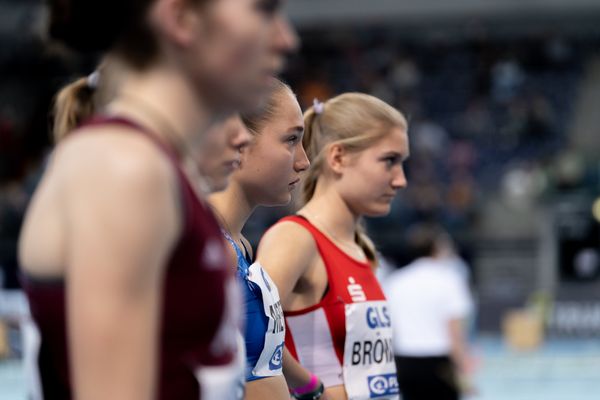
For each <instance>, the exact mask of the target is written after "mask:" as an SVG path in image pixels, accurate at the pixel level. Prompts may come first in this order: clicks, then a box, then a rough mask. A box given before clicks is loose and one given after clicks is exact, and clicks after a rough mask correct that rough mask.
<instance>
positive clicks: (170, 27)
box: [149, 0, 202, 47]
mask: <svg viewBox="0 0 600 400" xmlns="http://www.w3.org/2000/svg"><path fill="white" fill-rule="evenodd" d="M149 19H150V24H151V25H152V26H153V27H154V28H155V29H156V30H157V31H158V32H160V34H161V35H162V36H163V37H165V38H166V39H167V40H170V41H171V42H173V43H174V44H175V45H177V46H182V47H185V46H188V45H190V44H191V43H192V42H193V40H194V38H195V37H197V36H198V35H199V33H198V32H200V30H201V29H202V26H201V24H202V18H201V17H200V14H199V11H198V9H196V8H194V7H193V5H192V4H191V2H190V1H189V0H156V1H155V2H154V4H153V5H152V6H151V8H150V12H149Z"/></svg>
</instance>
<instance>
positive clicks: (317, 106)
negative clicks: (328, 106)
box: [313, 98, 325, 115]
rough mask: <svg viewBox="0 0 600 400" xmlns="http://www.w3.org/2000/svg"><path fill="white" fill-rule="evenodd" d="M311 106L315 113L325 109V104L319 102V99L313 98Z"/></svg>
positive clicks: (320, 112)
mask: <svg viewBox="0 0 600 400" xmlns="http://www.w3.org/2000/svg"><path fill="white" fill-rule="evenodd" d="M313 108H314V109H315V113H317V114H319V115H321V114H323V111H325V104H323V103H321V102H320V101H319V99H317V98H315V99H314V100H313Z"/></svg>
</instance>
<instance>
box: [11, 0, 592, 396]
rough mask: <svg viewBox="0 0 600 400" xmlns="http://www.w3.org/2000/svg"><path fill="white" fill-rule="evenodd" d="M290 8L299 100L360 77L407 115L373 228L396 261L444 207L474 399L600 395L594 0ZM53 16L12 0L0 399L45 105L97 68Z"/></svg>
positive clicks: (43, 141) (259, 225) (17, 389)
mask: <svg viewBox="0 0 600 400" xmlns="http://www.w3.org/2000/svg"><path fill="white" fill-rule="evenodd" d="M288 9H289V11H290V15H291V17H292V20H293V21H294V22H295V25H296V27H297V28H298V30H299V32H300V37H301V39H302V49H301V51H300V53H299V54H298V55H297V56H295V57H294V59H293V61H292V62H291V63H290V68H289V70H288V72H287V73H286V76H285V78H286V79H287V80H288V81H289V83H291V85H292V87H293V88H294V89H295V90H296V92H297V94H298V96H299V98H300V100H301V103H302V105H303V106H307V105H310V104H311V103H312V100H313V98H315V97H316V98H319V99H320V100H324V99H327V98H328V97H331V96H332V95H335V94H337V93H340V92H343V91H362V92H367V93H371V94H374V95H376V96H378V97H380V98H382V99H384V100H386V101H388V102H390V103H391V104H393V105H395V106H396V107H398V108H399V109H400V110H402V111H403V112H404V113H405V114H406V115H407V116H408V117H409V119H410V133H409V136H410V139H411V158H410V160H409V161H408V163H407V169H408V179H409V186H408V188H407V189H406V190H405V191H403V192H402V193H401V194H400V196H399V197H398V199H397V200H396V201H395V203H394V206H393V211H392V213H391V215H390V216H389V217H387V218H382V219H374V220H370V221H368V225H369V231H370V233H371V235H372V236H373V238H374V239H375V241H376V243H377V245H378V247H379V249H380V250H381V253H382V255H383V257H385V258H386V260H387V261H388V262H389V263H390V264H396V265H402V264H403V262H404V261H405V252H404V251H403V250H404V249H403V240H404V234H405V232H406V230H407V228H408V227H410V226H411V225H412V224H415V223H418V222H422V221H430V220H434V221H438V222H441V223H442V224H443V225H444V226H445V227H446V228H447V229H448V230H449V231H450V232H451V234H452V236H453V237H454V239H455V240H456V242H457V243H458V246H459V249H460V252H461V255H462V256H463V258H464V259H465V260H466V261H467V263H468V265H469V267H470V280H471V283H472V288H473V293H474V297H475V299H476V304H477V312H476V315H475V316H474V318H473V324H472V325H473V328H472V340H473V344H474V347H475V349H476V351H477V353H478V354H479V357H480V360H481V363H480V368H479V371H478V372H477V375H476V383H477V386H478V388H479V391H480V394H479V396H478V397H475V398H478V399H483V400H504V399H511V400H537V399H545V400H554V399H556V400H559V399H560V400H592V399H598V398H600V394H599V393H600V2H598V1H597V0H520V1H517V0H454V1H440V0H395V1H392V0H369V1H365V0H289V4H288ZM45 19H46V13H45V10H44V7H43V5H42V2H41V1H40V0H18V1H16V0H15V1H8V0H0V71H1V73H0V82H1V84H0V288H1V287H4V290H3V291H1V292H0V293H1V295H0V319H3V320H4V323H3V324H2V325H0V400H4V399H22V398H25V397H24V396H25V395H24V385H25V383H24V380H23V378H22V374H21V362H20V360H19V356H20V354H21V348H20V341H19V331H18V324H17V320H18V315H19V314H20V312H21V311H20V310H22V304H21V301H20V297H19V294H18V283H17V280H16V275H15V271H16V269H17V262H16V254H15V253H16V240H17V236H18V232H19V227H20V223H21V219H22V216H23V212H24V210H25V207H26V205H27V202H28V199H29V197H30V195H31V193H32V191H33V189H34V188H35V185H36V183H37V180H38V178H39V174H40V171H41V170H42V168H43V164H44V160H45V157H46V156H47V155H48V151H49V146H50V140H49V137H50V135H49V132H48V121H49V117H48V110H49V104H50V102H51V99H52V96H53V94H54V93H55V92H56V90H57V89H58V88H59V87H60V86H61V85H62V84H64V83H65V82H67V81H68V80H69V79H71V78H73V77H75V76H79V75H82V74H88V73H90V72H91V71H92V70H93V66H94V60H93V59H82V58H79V57H75V56H74V55H72V54H69V53H68V52H66V51H65V50H64V49H62V48H61V47H59V46H56V45H49V44H47V43H46V42H45V40H44V35H43V32H44V26H45V25H44V24H45V22H44V21H45ZM286 212H288V211H287V210H284V209H263V210H261V211H260V212H258V213H257V214H256V215H255V217H253V219H252V221H251V224H249V228H248V230H247V234H248V235H249V237H250V238H251V239H252V240H253V241H254V243H256V241H257V239H258V238H259V237H260V235H261V233H262V232H264V230H265V229H266V228H267V227H268V226H270V224H272V223H273V222H274V221H275V220H277V219H278V218H279V217H280V216H281V215H282V214H284V213H286ZM2 337H4V338H5V340H3V339H2ZM3 343H4V344H5V345H4V346H3ZM432 400H433V399H432Z"/></svg>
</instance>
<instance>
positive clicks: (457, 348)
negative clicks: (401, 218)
mask: <svg viewBox="0 0 600 400" xmlns="http://www.w3.org/2000/svg"><path fill="white" fill-rule="evenodd" d="M407 240H408V250H409V252H410V253H411V255H412V258H413V260H414V261H412V262H411V263H410V264H409V265H407V266H406V267H404V268H402V269H400V270H399V271H396V272H394V273H392V274H391V275H390V276H389V277H388V278H387V279H386V282H385V283H384V290H385V293H386V296H387V299H388V303H389V307H390V315H391V318H392V328H393V331H394V336H393V345H394V353H395V355H396V364H397V371H398V382H399V385H400V392H401V393H402V396H403V399H404V400H456V399H459V398H460V397H461V392H464V391H471V390H472V389H471V388H469V387H468V386H469V385H468V376H469V375H470V374H471V373H472V370H473V361H472V357H471V355H470V352H469V346H468V344H467V338H466V336H467V335H466V333H465V329H464V327H463V324H464V321H465V319H466V318H467V317H468V316H469V314H470V312H471V310H472V303H471V297H470V294H469V290H468V286H467V280H468V273H467V268H466V265H465V264H464V263H463V262H462V261H461V260H460V259H459V258H458V257H457V256H456V253H455V252H454V249H453V245H452V241H451V239H450V237H449V235H448V234H447V233H445V232H444V231H443V230H442V229H441V228H439V227H438V226H437V225H433V224H422V225H417V226H415V227H413V228H411V230H410V232H409V233H408V239H407Z"/></svg>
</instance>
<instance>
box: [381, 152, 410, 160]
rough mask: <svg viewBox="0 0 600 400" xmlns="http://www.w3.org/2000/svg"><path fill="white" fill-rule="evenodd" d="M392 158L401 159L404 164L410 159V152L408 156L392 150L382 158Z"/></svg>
mask: <svg viewBox="0 0 600 400" xmlns="http://www.w3.org/2000/svg"><path fill="white" fill-rule="evenodd" d="M391 156H394V157H400V159H401V160H402V161H403V162H404V161H406V160H407V159H408V157H410V152H407V153H406V154H402V153H400V152H398V151H393V150H392V151H387V152H385V153H384V154H383V156H382V157H391Z"/></svg>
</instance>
